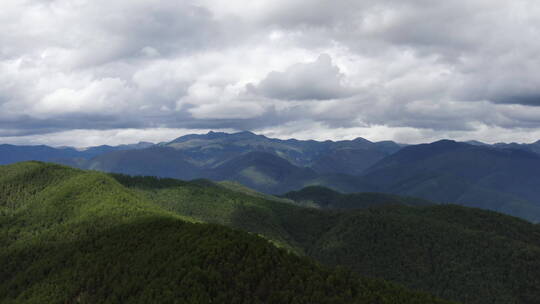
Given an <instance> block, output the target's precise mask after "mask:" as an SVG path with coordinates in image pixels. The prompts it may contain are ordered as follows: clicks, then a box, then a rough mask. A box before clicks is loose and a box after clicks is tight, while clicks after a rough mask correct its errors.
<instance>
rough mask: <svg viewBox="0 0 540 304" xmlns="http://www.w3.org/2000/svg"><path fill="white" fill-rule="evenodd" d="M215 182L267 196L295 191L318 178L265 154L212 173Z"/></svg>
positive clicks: (247, 156) (244, 157) (246, 156)
mask: <svg viewBox="0 0 540 304" xmlns="http://www.w3.org/2000/svg"><path fill="white" fill-rule="evenodd" d="M215 174H216V176H217V177H218V179H223V180H234V181H237V182H240V183H241V184H243V185H246V186H248V187H253V188H256V189H259V190H261V191H263V192H267V193H279V192H282V190H283V189H290V188H298V187H302V186H303V182H304V181H306V180H311V179H314V178H316V177H317V173H315V171H313V170H311V169H310V168H302V167H297V166H294V165H292V164H291V163H289V162H288V161H287V160H285V159H284V158H281V157H279V156H276V155H274V154H271V153H266V152H249V153H246V154H243V155H240V156H238V157H236V158H233V159H231V160H230V161H228V162H226V163H224V164H222V165H221V166H219V167H217V168H216V169H215Z"/></svg>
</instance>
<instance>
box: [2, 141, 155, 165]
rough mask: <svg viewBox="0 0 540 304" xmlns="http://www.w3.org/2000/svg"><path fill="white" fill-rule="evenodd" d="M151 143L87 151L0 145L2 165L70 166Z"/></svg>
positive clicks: (93, 148)
mask: <svg viewBox="0 0 540 304" xmlns="http://www.w3.org/2000/svg"><path fill="white" fill-rule="evenodd" d="M153 145H154V144H152V143H149V142H139V143H137V144H129V145H119V146H108V145H102V146H96V147H88V148H85V149H76V148H73V147H57V148H55V147H49V146H45V145H37V146H17V145H7V144H4V145H0V164H11V163H16V162H21V161H28V160H37V161H54V162H60V163H65V164H69V165H75V164H81V163H82V161H81V160H85V159H90V158H92V157H96V156H98V155H101V154H103V153H108V152H112V151H119V150H134V149H144V148H148V147H151V146H153Z"/></svg>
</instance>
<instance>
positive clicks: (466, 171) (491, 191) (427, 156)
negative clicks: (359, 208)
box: [364, 140, 540, 221]
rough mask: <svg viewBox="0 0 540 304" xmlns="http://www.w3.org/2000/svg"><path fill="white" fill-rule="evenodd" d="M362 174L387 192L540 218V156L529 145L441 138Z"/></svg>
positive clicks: (405, 151) (387, 159) (403, 150)
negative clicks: (505, 145)
mask: <svg viewBox="0 0 540 304" xmlns="http://www.w3.org/2000/svg"><path fill="white" fill-rule="evenodd" d="M364 178H365V179H366V180H369V181H370V182H371V183H373V184H376V185H378V186H379V187H380V190H382V191H384V192H389V193H397V194H403V195H411V196H418V197H423V198H426V199H430V200H434V201H439V202H451V203H457V204H462V205H467V206H474V207H480V208H485V209H491V210H496V211H500V212H504V213H507V214H512V215H516V216H520V217H523V218H526V219H529V220H533V221H540V155H538V154H535V153H533V152H529V151H525V150H519V149H502V148H495V147H491V146H478V145H470V144H466V143H459V142H454V141H449V140H443V141H438V142H435V143H431V144H422V145H415V146H409V147H406V148H403V149H402V150H400V151H399V152H397V153H395V154H393V155H391V156H388V157H387V158H385V159H384V160H382V161H380V162H379V163H377V164H376V165H374V166H372V167H371V168H369V169H368V170H367V172H366V174H365V175H364Z"/></svg>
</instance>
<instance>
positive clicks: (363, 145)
mask: <svg viewBox="0 0 540 304" xmlns="http://www.w3.org/2000/svg"><path fill="white" fill-rule="evenodd" d="M163 145H164V146H168V147H172V148H174V149H177V150H181V151H183V152H185V153H186V154H187V155H189V156H191V157H192V158H193V159H194V160H198V161H199V163H200V165H201V166H207V167H211V168H213V167H216V166H219V165H220V164H222V163H224V162H226V161H229V160H231V159H233V158H235V157H237V156H238V155H239V154H245V153H249V152H266V153H271V154H275V155H277V156H279V157H281V158H284V159H286V160H287V161H289V162H290V163H291V164H293V165H295V166H298V167H311V168H312V169H314V170H315V171H316V172H318V173H322V174H334V173H336V174H357V173H360V172H361V171H362V170H363V169H365V168H367V167H369V166H370V165H372V164H374V163H375V162H376V161H378V160H380V159H382V158H384V157H385V156H387V155H389V154H392V153H394V152H396V151H397V150H399V149H400V148H401V146H400V145H398V144H396V143H394V142H390V141H386V142H379V143H373V142H370V141H368V140H366V139H363V138H356V139H354V140H343V141H336V142H334V141H329V140H327V141H324V142H319V141H314V140H306V141H303V140H296V139H289V140H280V139H275V138H268V137H266V136H263V135H256V134H254V133H251V132H247V131H244V132H238V133H233V134H228V133H222V132H209V133H208V134H200V135H194V134H191V135H186V136H182V137H179V138H177V139H175V140H173V141H171V142H169V143H166V144H163ZM352 161H354V162H355V164H354V166H352V165H350V162H352ZM347 164H349V165H347ZM351 168H352V169H351Z"/></svg>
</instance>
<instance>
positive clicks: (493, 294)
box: [114, 175, 540, 304]
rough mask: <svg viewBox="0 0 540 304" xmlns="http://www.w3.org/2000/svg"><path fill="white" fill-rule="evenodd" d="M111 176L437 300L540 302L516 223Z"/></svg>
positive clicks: (354, 198) (525, 238) (361, 198)
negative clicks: (307, 204)
mask: <svg viewBox="0 0 540 304" xmlns="http://www.w3.org/2000/svg"><path fill="white" fill-rule="evenodd" d="M114 176H115V178H116V179H117V180H119V181H120V182H121V183H122V184H124V185H125V186H127V187H129V188H130V189H132V190H133V191H135V192H138V193H140V195H142V196H145V197H147V198H148V199H149V200H151V201H153V202H155V203H156V204H158V205H160V206H162V207H164V208H166V209H167V210H170V211H173V212H175V213H177V214H181V215H188V216H190V217H193V218H195V219H197V220H201V221H205V222H213V223H220V224H225V225H228V226H232V227H236V228H239V229H243V230H247V231H251V232H254V233H257V234H260V235H263V236H265V237H266V238H267V239H270V240H272V241H273V242H274V243H275V244H276V245H278V246H280V247H284V248H287V249H288V250H290V251H293V252H295V253H298V254H302V255H307V256H310V257H313V258H316V259H317V260H319V261H321V262H323V263H325V264H327V265H340V266H343V267H346V268H348V269H352V270H354V271H356V272H357V273H359V274H365V275H368V276H372V277H377V278H383V279H390V280H392V281H395V282H399V283H401V284H405V285H406V286H409V287H411V288H416V289H421V290H424V291H427V292H431V293H434V294H436V295H438V296H440V297H443V298H447V299H453V300H458V301H462V302H464V303H501V304H502V303H536V299H537V298H538V297H540V287H539V286H540V228H539V227H538V226H537V225H533V224H531V223H529V222H526V221H524V220H520V219H517V218H514V217H510V216H506V215H502V214H499V213H495V212H491V211H484V210H480V209H473V208H466V207H460V206H457V205H433V204H429V203H427V202H426V201H424V200H418V199H414V198H407V197H399V196H392V195H377V194H366V195H364V194H355V195H341V194H339V193H336V192H334V191H332V190H329V189H324V188H308V189H306V190H305V191H300V192H298V193H301V194H305V193H310V199H312V200H313V201H315V202H317V205H316V207H317V208H320V206H325V205H327V204H325V203H324V202H325V201H328V202H330V203H329V204H331V202H332V200H328V196H325V195H324V194H327V195H328V194H331V196H330V199H335V197H338V198H339V197H345V198H346V202H347V204H349V206H348V207H347V208H348V210H344V211H337V210H332V209H330V210H321V209H317V208H302V207H299V206H297V205H294V204H291V203H285V202H278V201H276V200H267V199H264V198H262V197H259V196H252V195H249V194H246V192H245V191H239V192H237V191H231V190H230V189H225V188H223V187H220V186H218V185H215V184H212V183H209V182H208V181H196V182H181V181H177V180H172V179H158V178H151V177H135V178H134V177H128V176H124V175H114ZM313 189H315V190H317V191H312V190H313ZM316 194H322V195H319V196H317V195H316ZM332 196H335V197H332ZM289 197H294V196H289ZM392 199H393V203H392V202H391V200H392ZM338 201H339V200H338ZM298 204H301V205H302V204H304V203H303V202H301V201H300V202H299V203H298ZM353 205H356V206H357V207H356V209H355V208H353V207H352V206H353ZM358 208H360V209H358Z"/></svg>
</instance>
